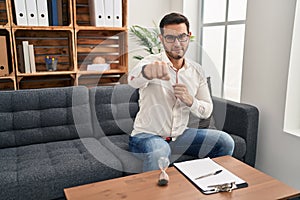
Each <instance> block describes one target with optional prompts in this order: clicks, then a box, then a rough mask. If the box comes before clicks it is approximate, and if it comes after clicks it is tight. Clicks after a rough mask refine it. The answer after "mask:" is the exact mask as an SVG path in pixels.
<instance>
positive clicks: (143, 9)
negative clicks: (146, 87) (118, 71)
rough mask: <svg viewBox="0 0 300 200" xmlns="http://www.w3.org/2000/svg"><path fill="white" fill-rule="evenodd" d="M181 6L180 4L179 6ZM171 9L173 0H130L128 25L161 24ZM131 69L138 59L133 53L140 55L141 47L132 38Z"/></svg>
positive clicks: (152, 25) (148, 25)
mask: <svg viewBox="0 0 300 200" xmlns="http://www.w3.org/2000/svg"><path fill="white" fill-rule="evenodd" d="M179 7H180V6H179ZM170 10H171V0H163V1H162V0H151V1H149V0H129V1H128V27H131V26H132V25H140V26H143V27H149V28H152V27H154V23H153V22H155V23H156V24H157V25H159V22H160V20H161V18H162V17H163V16H164V15H165V14H166V13H168V12H170ZM128 51H129V55H128V60H129V61H128V63H129V70H130V69H132V67H134V66H135V64H136V63H137V60H134V59H132V56H133V55H140V54H141V53H140V52H142V50H141V48H140V47H139V46H138V45H136V43H135V42H134V41H133V40H132V39H131V38H130V36H129V42H128Z"/></svg>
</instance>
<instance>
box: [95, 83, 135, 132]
mask: <svg viewBox="0 0 300 200" xmlns="http://www.w3.org/2000/svg"><path fill="white" fill-rule="evenodd" d="M138 99H139V95H138V90H136V89H134V88H132V87H131V86H129V85H126V84H122V85H117V86H102V87H95V88H92V89H90V102H91V112H92V118H93V119H94V121H93V125H94V131H95V133H98V134H99V137H103V136H109V135H119V134H124V133H125V134H130V133H131V132H132V130H133V122H134V119H135V116H136V114H137V112H138V110H139V105H138Z"/></svg>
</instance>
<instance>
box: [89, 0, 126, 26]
mask: <svg viewBox="0 0 300 200" xmlns="http://www.w3.org/2000/svg"><path fill="white" fill-rule="evenodd" d="M89 8H90V21H91V25H92V26H97V27H100V26H104V27H122V0H89Z"/></svg>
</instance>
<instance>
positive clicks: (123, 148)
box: [99, 134, 246, 174]
mask: <svg viewBox="0 0 300 200" xmlns="http://www.w3.org/2000/svg"><path fill="white" fill-rule="evenodd" d="M231 137H232V138H233V140H234V142H235V150H234V152H233V156H234V157H235V158H237V159H239V160H242V161H243V159H244V156H245V154H246V142H245V140H244V139H243V138H241V137H240V136H236V135H231ZM99 141H100V142H101V143H102V144H103V145H104V146H105V147H106V148H107V149H109V150H110V151H111V152H112V153H113V154H114V155H115V156H116V157H117V158H118V159H119V160H120V161H121V163H122V165H123V170H124V172H125V174H132V173H140V172H142V166H143V164H142V162H141V160H139V159H137V158H136V157H134V156H133V155H132V153H131V152H129V147H128V142H129V135H126V134H122V135H111V136H106V137H102V138H100V139H99ZM192 159H195V157H192V156H189V155H181V156H180V155H172V156H171V162H181V161H186V160H192Z"/></svg>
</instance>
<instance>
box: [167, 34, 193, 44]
mask: <svg viewBox="0 0 300 200" xmlns="http://www.w3.org/2000/svg"><path fill="white" fill-rule="evenodd" d="M164 38H165V40H166V42H167V43H173V42H175V40H176V39H178V41H179V42H186V41H187V40H188V39H189V38H190V35H188V34H186V33H183V34H180V35H177V36H176V35H165V36H164Z"/></svg>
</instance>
